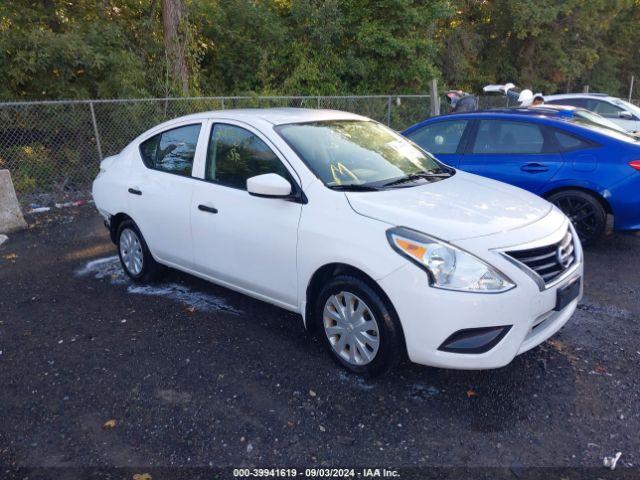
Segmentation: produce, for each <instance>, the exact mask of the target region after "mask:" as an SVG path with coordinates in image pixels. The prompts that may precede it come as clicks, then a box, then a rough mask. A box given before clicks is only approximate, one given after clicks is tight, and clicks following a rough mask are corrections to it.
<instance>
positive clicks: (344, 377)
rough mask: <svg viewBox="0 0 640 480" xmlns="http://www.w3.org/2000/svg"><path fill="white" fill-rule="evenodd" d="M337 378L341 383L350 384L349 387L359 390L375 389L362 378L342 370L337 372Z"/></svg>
mask: <svg viewBox="0 0 640 480" xmlns="http://www.w3.org/2000/svg"><path fill="white" fill-rule="evenodd" d="M338 378H339V379H340V382H341V383H343V384H350V385H351V386H353V387H355V388H357V389H359V390H364V391H369V390H373V389H374V388H375V385H371V384H370V383H367V382H366V380H365V379H364V378H362V377H358V376H356V375H352V374H349V373H347V372H345V371H344V370H340V371H339V372H338Z"/></svg>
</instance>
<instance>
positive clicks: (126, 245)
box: [116, 219, 161, 283]
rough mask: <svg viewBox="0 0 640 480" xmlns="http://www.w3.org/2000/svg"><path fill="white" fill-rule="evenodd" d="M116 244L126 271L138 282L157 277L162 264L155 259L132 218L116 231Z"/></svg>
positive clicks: (122, 223) (121, 224) (148, 280)
mask: <svg viewBox="0 0 640 480" xmlns="http://www.w3.org/2000/svg"><path fill="white" fill-rule="evenodd" d="M116 246H117V247H118V256H119V257H120V264H121V265H122V269H123V270H124V272H125V273H126V274H127V275H128V276H129V278H131V280H133V281H134V282H136V283H146V282H150V281H152V280H154V279H156V278H157V277H158V275H159V273H160V271H161V266H160V264H159V263H158V262H156V261H155V260H154V259H153V256H152V255H151V252H150V251H149V247H148V246H147V242H145V240H144V237H143V236H142V233H140V229H139V228H138V226H137V225H136V224H135V222H134V221H133V220H131V219H128V220H124V221H122V222H121V223H120V225H118V229H117V231H116Z"/></svg>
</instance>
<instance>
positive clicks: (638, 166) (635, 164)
mask: <svg viewBox="0 0 640 480" xmlns="http://www.w3.org/2000/svg"><path fill="white" fill-rule="evenodd" d="M629 166H630V167H631V168H635V169H636V170H639V171H640V160H632V161H630V162H629Z"/></svg>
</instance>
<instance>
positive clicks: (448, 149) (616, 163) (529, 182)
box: [402, 107, 640, 243]
mask: <svg viewBox="0 0 640 480" xmlns="http://www.w3.org/2000/svg"><path fill="white" fill-rule="evenodd" d="M576 113H580V112H572V111H571V110H568V109H562V108H560V109H559V108H540V107H536V108H515V109H500V110H493V111H484V112H482V111H480V112H469V113H458V114H450V115H442V116H438V117H433V118H430V119H428V120H425V121H423V122H421V123H418V124H416V125H413V126H412V127H409V128H408V129H407V130H405V131H404V132H402V133H403V134H404V135H405V136H407V137H408V138H410V139H411V140H413V141H414V142H415V143H417V144H418V145H420V146H421V147H422V148H423V149H424V150H427V151H428V152H431V153H432V154H434V155H435V156H436V157H438V159H440V160H441V161H443V162H444V163H446V164H448V165H451V166H452V167H457V168H459V169H461V170H465V171H467V172H471V173H475V174H478V175H482V176H485V177H489V178H493V179H496V180H500V181H503V182H506V183H510V184H512V185H516V186H518V187H521V188H523V189H525V190H529V191H530V192H533V193H536V194H538V195H540V196H543V197H544V198H546V199H547V200H549V201H550V202H552V203H554V204H555V205H557V206H558V207H559V208H560V209H561V210H562V211H563V212H565V213H566V214H567V216H568V217H569V218H570V219H571V220H572V222H573V224H574V225H575V227H576V230H577V231H578V234H579V235H580V238H581V239H582V241H583V243H589V242H592V241H594V240H597V239H598V238H599V237H601V236H602V235H603V234H604V233H605V230H606V227H607V215H612V216H613V220H614V223H613V226H614V229H615V230H619V231H633V230H640V143H639V142H638V141H637V139H636V138H634V137H632V136H630V135H627V134H625V133H622V132H620V131H616V130H615V129H613V128H607V126H606V125H602V124H598V123H597V121H596V122H594V121H592V120H591V119H589V118H587V117H584V116H582V115H579V114H576Z"/></svg>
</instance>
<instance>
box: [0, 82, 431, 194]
mask: <svg viewBox="0 0 640 480" xmlns="http://www.w3.org/2000/svg"><path fill="white" fill-rule="evenodd" d="M269 107H302V108H329V109H335V110H345V111H348V112H353V113H358V114H361V115H365V116H367V117H371V118H373V119H376V120H378V121H380V122H382V123H385V124H386V125H389V126H390V127H391V128H394V129H396V130H402V129H404V128H406V127H408V126H409V125H411V124H413V123H415V122H418V121H420V120H423V119H425V118H427V117H428V116H429V115H430V108H431V103H430V97H429V95H399V96H396V95H372V96H357V97H356V96H349V97H346V96H314V97H303V96H297V97H203V98H167V99H135V100H94V101H68V102H65V101H49V102H11V103H0V169H5V168H7V169H9V171H10V172H11V176H12V177H13V182H14V185H15V188H16V192H17V194H18V198H19V199H20V202H21V203H22V204H23V205H31V206H33V207H35V206H52V205H53V204H54V203H58V202H67V201H73V200H81V199H86V198H88V197H89V191H90V187H91V182H92V180H93V178H94V177H95V176H96V174H97V171H98V166H99V164H100V160H101V159H102V158H104V157H106V156H108V155H113V154H116V153H118V152H119V151H120V150H121V149H122V148H123V147H124V146H126V145H127V144H128V143H129V142H130V141H131V140H132V139H133V138H135V137H136V136H137V135H139V134H140V133H142V132H144V131H146V130H147V129H149V128H151V127H153V126H154V125H157V124H158V123H161V122H163V121H165V120H169V119H172V118H176V117H179V116H182V115H187V114H191V113H196V112H202V111H208V110H224V109H229V108H269Z"/></svg>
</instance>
